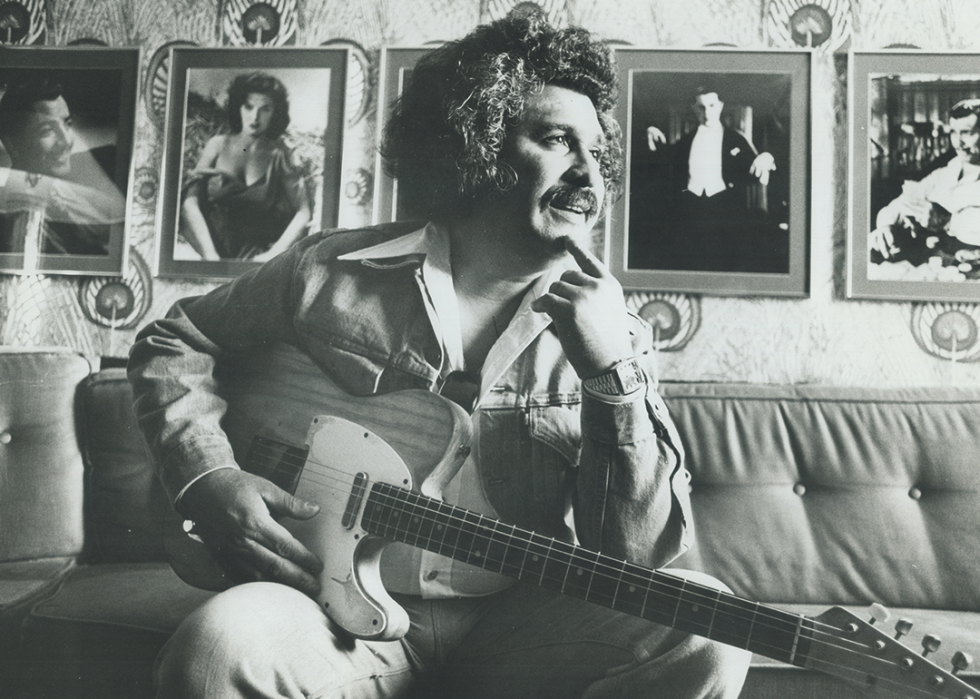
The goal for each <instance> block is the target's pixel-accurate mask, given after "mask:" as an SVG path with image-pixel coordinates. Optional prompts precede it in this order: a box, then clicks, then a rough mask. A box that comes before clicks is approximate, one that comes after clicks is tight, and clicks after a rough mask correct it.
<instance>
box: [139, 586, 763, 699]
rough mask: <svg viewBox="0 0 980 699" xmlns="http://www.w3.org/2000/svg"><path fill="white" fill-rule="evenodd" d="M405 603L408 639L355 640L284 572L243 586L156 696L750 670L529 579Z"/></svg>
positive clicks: (221, 605)
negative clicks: (338, 630)
mask: <svg viewBox="0 0 980 699" xmlns="http://www.w3.org/2000/svg"><path fill="white" fill-rule="evenodd" d="M672 572H673V573H674V574H682V575H685V576H687V577H689V578H692V579H696V580H697V581H698V582H700V583H702V584H707V585H715V586H721V585H720V584H719V583H717V582H716V581H713V580H712V579H710V578H708V576H705V575H703V574H699V573H691V572H681V571H672ZM398 601H399V603H401V604H402V605H403V606H404V607H405V608H406V610H407V611H408V613H409V616H410V619H411V628H410V631H409V633H408V635H407V636H406V637H405V638H404V639H402V640H401V641H398V642H387V643H377V642H365V641H356V642H354V643H353V647H352V648H348V647H346V646H345V643H344V639H343V638H342V637H341V636H338V635H336V634H335V633H334V631H333V630H332V628H331V624H330V622H328V620H327V618H326V617H325V616H324V615H323V614H322V613H321V611H320V609H319V607H318V606H317V605H316V603H314V602H313V601H312V600H311V599H309V598H308V597H306V596H304V595H303V594H301V593H299V592H296V591H295V590H292V589H291V588H287V587H284V586H281V585H276V584H272V583H250V584H247V585H242V586H239V587H235V588H232V589H231V590H229V591H226V592H224V593H221V594H220V595H218V596H216V597H215V598H213V599H212V600H211V601H209V602H208V603H206V604H205V605H203V606H202V607H201V608H200V609H198V610H197V611H196V612H195V613H194V614H192V615H191V616H190V617H188V619H187V620H185V622H184V623H183V625H182V626H181V627H180V629H179V630H178V631H177V633H176V634H175V635H174V636H173V638H172V639H171V640H170V641H169V642H168V644H167V645H166V647H165V648H164V650H163V651H162V652H161V654H160V657H159V659H158V662H157V674H156V679H157V683H158V689H159V693H158V695H157V696H158V697H159V698H162V699H196V698H198V697H199V698H201V699H204V698H205V697H206V698H207V699H231V698H232V697H248V698H252V697H297V698H298V697H305V698H310V699H312V698H321V697H322V698H324V699H326V698H329V699H368V698H372V699H392V698H401V699H422V698H423V697H424V698H426V699H450V698H453V699H525V698H526V699H548V698H550V697H554V698H555V699H559V698H561V699H571V698H573V697H582V698H583V699H600V698H603V697H608V698H609V699H631V698H633V697H636V698H640V697H643V698H650V699H653V698H656V697H664V698H669V699H694V698H696V697H716V698H718V699H724V698H727V699H735V697H737V696H738V694H739V692H740V690H741V687H742V683H743V681H744V678H745V673H746V671H747V669H748V662H749V657H750V654H749V653H748V652H747V651H744V650H741V649H736V648H731V647H728V646H724V645H721V644H718V643H716V642H713V641H708V640H706V639H702V638H700V637H697V636H690V635H687V634H684V633H682V632H679V631H674V630H672V629H669V628H667V627H663V626H659V625H656V624H653V623H651V622H648V621H645V620H643V619H639V618H636V617H632V616H627V615H624V614H621V613H618V612H613V611H610V610H608V609H605V608H603V607H598V606H595V605H592V604H589V603H586V602H582V601H580V600H577V599H572V598H569V597H564V596H560V595H557V594H555V593H552V592H549V591H546V590H542V589H539V588H536V587H531V586H527V585H516V586H514V587H512V588H510V589H508V590H505V591H503V592H500V593H496V594H494V595H491V596H488V597H468V598H456V599H439V600H423V599H422V598H419V597H408V596H400V597H399V599H398Z"/></svg>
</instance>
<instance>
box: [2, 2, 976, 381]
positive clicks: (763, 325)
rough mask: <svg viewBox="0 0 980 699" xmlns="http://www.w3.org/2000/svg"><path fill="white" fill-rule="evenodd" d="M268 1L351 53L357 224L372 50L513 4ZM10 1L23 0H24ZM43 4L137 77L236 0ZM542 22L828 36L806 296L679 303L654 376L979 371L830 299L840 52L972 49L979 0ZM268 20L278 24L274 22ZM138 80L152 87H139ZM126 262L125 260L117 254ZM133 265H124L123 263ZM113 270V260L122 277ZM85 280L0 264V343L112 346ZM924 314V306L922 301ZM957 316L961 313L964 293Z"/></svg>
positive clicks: (141, 148)
mask: <svg viewBox="0 0 980 699" xmlns="http://www.w3.org/2000/svg"><path fill="white" fill-rule="evenodd" d="M269 1H270V4H273V5H277V6H279V7H281V8H282V9H283V10H284V17H285V18H286V19H287V20H288V27H289V33H290V37H291V38H290V41H291V43H292V44H293V45H297V46H317V45H320V44H322V43H324V42H328V41H336V40H343V41H345V42H351V43H353V44H354V45H355V46H356V47H359V49H361V50H362V51H363V56H364V57H365V58H366V59H367V64H366V66H365V67H366V71H365V72H364V74H363V78H364V81H365V89H366V90H367V96H368V100H367V102H366V104H365V106H366V109H365V110H364V111H363V113H362V114H361V115H359V116H358V117H357V118H356V119H355V120H354V121H353V122H352V123H349V125H348V133H347V143H346V145H345V152H344V170H345V178H346V179H347V182H346V184H345V187H344V195H343V196H342V202H341V213H340V223H341V225H344V226H352V225H360V224H365V223H368V222H370V218H371V209H372V198H371V191H370V187H371V182H372V180H373V177H374V174H375V173H374V168H375V159H374V140H375V129H376V114H377V105H376V104H375V103H374V101H373V100H372V99H371V97H372V96H373V94H374V91H375V90H376V88H377V77H378V76H377V73H376V70H377V62H378V57H379V51H380V48H381V47H382V46H422V45H425V44H426V43H428V42H436V41H440V40H445V39H451V38H455V37H459V36H461V35H463V34H465V33H466V32H467V31H468V30H469V29H471V28H472V27H473V26H474V25H476V24H477V23H479V22H480V21H484V20H488V19H492V18H494V17H496V16H499V15H501V14H503V13H505V12H507V11H508V10H509V9H510V8H511V7H512V6H514V5H515V4H518V3H517V2H515V1H514V0H358V2H346V1H344V2H341V1H337V0H269ZM25 2H26V0H25ZM31 4H34V5H40V6H42V7H45V8H46V10H47V19H46V31H45V38H44V43H46V44H48V45H66V44H69V43H72V42H78V41H80V40H92V39H94V40H98V41H100V42H102V43H104V44H107V45H110V46H139V47H140V48H141V51H142V66H143V67H142V82H143V85H142V86H141V90H144V89H145V87H146V85H148V84H149V85H150V86H151V87H152V82H153V80H154V79H155V77H157V76H154V75H152V74H151V73H150V68H151V63H152V61H153V57H154V55H155V54H156V53H157V52H158V51H159V50H160V49H161V47H164V46H165V45H167V44H168V43H170V42H175V41H182V42H192V43H195V44H198V45H201V46H220V45H223V44H224V43H225V42H224V39H223V38H222V37H223V34H224V33H227V32H228V29H227V27H226V28H225V30H223V29H222V21H223V18H224V17H225V16H226V15H227V14H228V13H230V12H233V11H234V10H235V9H236V8H237V9H239V10H240V9H242V8H247V7H248V6H249V5H251V4H253V0H155V1H154V2H145V1H144V0H99V1H98V2H93V1H92V0H47V2H46V3H43V2H41V0H31ZM538 4H539V5H540V6H541V7H543V8H544V9H546V11H548V12H549V13H550V14H551V16H552V17H554V18H555V19H556V20H557V21H560V22H571V23H575V24H581V25H583V26H586V27H588V28H589V29H591V30H593V31H595V32H597V33H599V34H600V35H601V36H603V37H605V38H607V39H609V40H610V41H613V42H617V43H621V42H625V43H630V44H634V45H637V46H643V47H672V48H673V47H678V48H697V47H700V46H704V45H706V44H713V43H721V44H728V45H733V46H736V47H741V48H747V49H749V48H751V49H758V48H780V47H795V44H793V40H792V37H791V30H790V27H789V24H788V17H789V16H790V15H791V14H792V12H793V11H795V10H796V9H797V8H799V7H800V6H802V5H805V4H812V5H818V6H820V7H823V8H825V9H826V10H827V12H828V13H829V14H830V15H831V16H832V17H833V18H834V24H833V32H832V34H831V36H830V38H829V40H828V41H826V42H825V43H823V44H822V45H821V46H819V47H818V48H817V49H816V50H815V54H814V60H813V90H812V94H813V100H812V102H813V104H812V115H811V139H812V148H811V151H812V154H811V188H810V189H811V191H810V208H811V219H810V250H809V252H810V262H809V269H810V283H809V287H810V292H809V297H808V298H806V299H798V300H781V299H772V298H737V297H712V296H703V297H701V298H694V299H690V301H691V302H693V303H695V304H696V305H697V308H698V311H699V325H698V327H697V328H696V332H694V333H693V336H692V337H691V338H690V340H689V341H688V342H687V343H686V344H685V345H684V346H683V347H682V348H681V349H678V350H676V351H663V352H661V353H660V355H659V356H660V376H661V378H662V379H668V380H671V379H673V380H720V381H733V382H742V381H753V382H763V383H820V384H837V385H871V386H915V385H955V384H973V385H976V384H980V364H978V363H973V362H964V361H962V355H961V356H960V357H959V359H960V360H961V361H953V359H955V358H956V357H953V358H952V359H951V358H941V357H936V356H933V355H931V354H929V353H927V352H926V351H924V350H923V349H922V348H921V347H920V346H919V344H918V343H917V340H916V338H915V336H914V335H913V332H912V326H913V325H914V324H915V323H917V322H918V323H921V322H923V321H922V318H923V316H924V312H923V308H922V306H919V305H916V304H912V303H907V302H870V301H853V300H846V299H845V296H844V254H845V252H844V251H845V240H846V223H847V222H846V209H847V181H846V173H847V157H848V147H847V124H846V51H847V50H848V49H849V48H854V49H876V48H882V47H885V46H889V45H895V44H905V45H914V46H917V47H920V48H923V49H929V50H938V51H944V50H957V51H977V52H980V31H978V30H980V3H976V2H975V0H685V1H684V2H678V1H677V0H541V1H540V2H539V3H538ZM284 26H285V25H284ZM150 91H151V92H152V90H150ZM148 104H149V102H148V101H146V100H141V102H140V104H139V107H138V112H137V143H136V152H135V156H134V157H135V163H134V165H135V172H136V177H137V180H136V187H135V188H136V190H137V191H136V196H135V199H134V202H133V223H132V225H131V228H130V232H131V244H132V247H133V248H134V249H135V250H136V251H137V252H138V253H139V256H140V257H142V258H143V259H146V260H150V259H152V257H153V255H154V252H153V244H154V225H155V210H156V204H157V195H158V190H159V179H158V173H159V168H160V158H161V151H162V143H163V133H162V129H161V126H160V124H159V123H158V122H157V120H156V119H155V118H154V116H153V113H152V110H151V109H150V108H149V107H148ZM134 264H137V263H136V262H134ZM137 271H138V270H133V271H132V274H133V275H136V276H137V277H138V274H136V272H137ZM129 276H130V273H127V279H128V278H129ZM87 283H88V280H85V279H74V278H57V277H49V278H43V277H41V278H39V277H33V278H15V277H3V278H0V295H2V298H0V342H4V343H20V344H34V345H51V344H66V345H71V346H74V347H76V348H78V349H80V350H82V351H85V352H90V353H92V354H105V355H115V356H122V355H124V354H125V352H126V349H127V347H128V345H129V343H130V342H131V341H132V337H133V335H134V334H135V329H125V330H116V331H110V330H108V329H106V328H104V327H100V326H98V325H96V324H95V323H93V322H91V320H90V319H89V318H88V317H87V316H86V315H85V314H84V312H83V311H82V309H81V304H80V303H79V299H80V298H82V297H83V296H84V294H85V293H86V291H87V289H86V284H87ZM209 286H210V285H209V284H200V283H193V282H188V281H172V280H161V279H155V280H152V282H151V283H150V284H149V286H148V288H147V289H146V290H145V291H146V292H147V301H148V304H147V306H148V308H147V311H146V315H145V317H144V319H143V320H141V321H140V324H142V322H145V319H148V318H152V317H157V316H159V315H162V314H163V313H164V312H165V311H166V309H167V308H168V307H169V306H170V304H171V303H172V302H173V301H174V300H175V299H177V298H179V297H181V296H184V295H187V294H191V293H199V292H201V291H203V290H205V289H207V288H209ZM930 306H931V307H930V308H927V309H925V310H926V311H928V312H932V313H933V315H935V312H936V310H937V308H938V310H939V311H940V312H941V311H942V310H943V307H942V305H941V304H931V305H930ZM964 313H967V314H971V317H972V314H975V309H974V308H973V307H972V306H965V307H964Z"/></svg>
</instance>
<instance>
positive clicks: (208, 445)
mask: <svg viewBox="0 0 980 699" xmlns="http://www.w3.org/2000/svg"><path fill="white" fill-rule="evenodd" d="M303 247H304V246H296V247H294V248H293V249H291V250H290V251H289V252H287V253H285V254H284V255H282V256H280V257H279V258H276V259H275V260H273V261H271V262H269V263H268V264H266V265H263V266H262V267H260V268H258V269H256V270H253V271H250V272H248V273H246V274H244V275H242V276H241V277H239V278H238V279H236V280H234V281H232V282H230V283H228V284H226V285H224V286H221V287H218V288H217V289H215V290H213V291H211V292H210V293H208V294H207V295H205V296H200V297H192V298H186V299H183V300H181V301H178V302H177V303H176V304H175V305H174V306H173V307H172V308H171V309H170V311H169V312H168V313H167V316H166V317H165V318H163V319H161V320H157V321H154V322H152V323H150V324H149V325H148V326H146V327H145V328H144V329H143V330H141V331H140V332H139V334H138V335H137V337H136V342H135V344H134V345H133V347H132V349H131V351H130V357H129V365H128V374H129V379H130V382H131V384H132V386H133V393H134V406H135V411H136V417H137V420H138V423H139V426H140V429H141V431H142V432H143V435H144V438H145V440H146V442H147V445H148V447H149V450H150V454H151V456H152V458H153V461H154V464H155V466H156V468H157V471H158V474H159V476H160V478H161V480H162V482H163V486H164V490H165V491H166V492H167V495H168V496H169V497H170V499H171V502H174V503H175V504H177V503H176V500H177V498H178V496H179V495H180V494H181V493H182V491H183V490H184V489H185V488H186V487H187V485H189V484H190V483H192V482H193V481H194V480H196V479H197V478H199V477H200V476H202V475H204V474H205V473H208V472H209V471H212V470H215V469H218V468H228V467H237V465H236V463H235V460H234V457H233V455H232V450H231V446H230V444H229V442H228V439H227V437H226V436H225V433H224V431H223V430H222V429H221V424H220V421H221V418H222V416H223V415H224V413H225V408H226V404H225V402H224V401H223V400H222V399H221V397H220V395H219V393H218V384H217V382H216V380H215V378H214V374H213V372H214V368H215V365H216V363H217V362H218V361H220V359H221V358H222V357H223V356H226V355H228V354H230V353H234V352H240V351H245V350H248V349H249V348H254V347H257V346H263V345H266V344H269V343H272V342H274V341H280V342H282V341H284V342H292V343H295V331H294V329H293V324H292V311H291V308H292V298H291V297H292V295H293V277H294V274H295V272H294V270H295V269H296V266H297V260H298V259H299V257H300V256H301V253H302V249H303Z"/></svg>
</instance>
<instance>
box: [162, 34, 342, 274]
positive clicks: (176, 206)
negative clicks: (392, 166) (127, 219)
mask: <svg viewBox="0 0 980 699" xmlns="http://www.w3.org/2000/svg"><path fill="white" fill-rule="evenodd" d="M347 61H348V49H347V48H345V47H330V48H325V47H320V48H309V49H303V48H280V49H261V50H258V49H249V48H245V49H242V48H193V47H183V46H180V47H177V46H175V47H174V48H172V49H171V53H170V86H169V91H168V102H167V118H166V126H165V130H166V143H165V147H164V167H163V178H162V182H163V186H162V192H163V194H162V196H161V198H160V209H159V216H158V236H159V239H158V244H157V269H156V274H157V275H158V276H161V277H197V278H219V279H220V278H227V277H234V276H237V275H239V274H241V273H242V272H244V271H246V270H248V269H250V268H252V267H255V266H256V265H258V264H260V263H262V262H264V261H266V260H268V259H270V258H272V257H274V256H276V255H278V254H279V253H281V252H282V251H284V250H286V249H288V248H289V246H290V245H292V244H294V243H295V242H297V241H298V240H301V239H302V238H303V237H305V236H306V235H308V234H310V233H312V232H316V231H318V230H321V229H324V228H334V227H336V226H337V216H338V208H339V205H340V192H341V175H342V172H343V170H342V154H343V142H344V126H345V120H344V99H345V94H346V82H347V75H346V71H347Z"/></svg>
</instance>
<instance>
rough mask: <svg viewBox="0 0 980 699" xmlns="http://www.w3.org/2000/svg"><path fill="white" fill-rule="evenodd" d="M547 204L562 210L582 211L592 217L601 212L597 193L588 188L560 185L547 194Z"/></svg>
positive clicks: (545, 197)
mask: <svg viewBox="0 0 980 699" xmlns="http://www.w3.org/2000/svg"><path fill="white" fill-rule="evenodd" d="M544 199H545V203H546V204H549V205H552V206H556V207H560V208H576V209H582V210H583V211H585V212H586V213H587V214H588V215H590V216H592V215H594V214H595V213H596V212H597V211H598V210H599V200H598V199H597V198H596V195H595V192H593V191H592V190H591V189H589V188H587V187H573V186H571V185H567V184H558V185H555V186H554V187H552V188H551V189H549V190H548V191H547V192H545V196H544Z"/></svg>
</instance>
